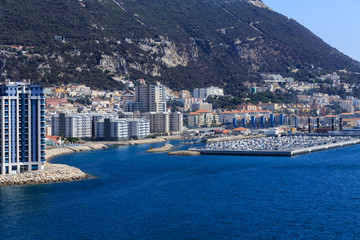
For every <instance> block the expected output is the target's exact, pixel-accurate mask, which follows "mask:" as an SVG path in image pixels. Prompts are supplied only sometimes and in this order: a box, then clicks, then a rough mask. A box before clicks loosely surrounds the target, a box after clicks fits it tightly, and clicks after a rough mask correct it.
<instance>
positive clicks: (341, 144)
mask: <svg viewBox="0 0 360 240" xmlns="http://www.w3.org/2000/svg"><path fill="white" fill-rule="evenodd" d="M357 144H360V139H355V140H350V141H343V142H336V143H329V144H324V145H319V146H312V147H304V148H296V149H289V150H240V151H239V150H224V149H191V150H193V151H197V152H200V153H201V154H207V155H242V156H284V157H292V156H296V155H301V154H307V153H313V152H318V151H324V150H329V149H333V148H341V147H346V146H351V145H357Z"/></svg>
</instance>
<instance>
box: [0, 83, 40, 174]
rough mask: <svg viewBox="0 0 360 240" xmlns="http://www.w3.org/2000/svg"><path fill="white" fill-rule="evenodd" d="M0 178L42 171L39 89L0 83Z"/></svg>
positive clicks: (17, 84) (25, 85)
mask: <svg viewBox="0 0 360 240" xmlns="http://www.w3.org/2000/svg"><path fill="white" fill-rule="evenodd" d="M0 133H1V135H0V153H1V156H0V174H14V173H20V172H27V171H35V170H43V168H44V162H45V97H44V94H43V88H42V87H41V86H40V85H33V84H30V82H26V81H24V82H10V81H6V82H3V83H0Z"/></svg>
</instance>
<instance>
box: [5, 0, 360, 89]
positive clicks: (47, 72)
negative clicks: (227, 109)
mask: <svg viewBox="0 0 360 240" xmlns="http://www.w3.org/2000/svg"><path fill="white" fill-rule="evenodd" d="M0 1H1V4H0V33H1V34H0V50H2V52H0V73H1V78H2V79H4V78H11V79H22V78H29V79H31V80H33V81H36V82H43V83H44V84H53V83H71V82H73V83H86V84H88V85H90V86H92V87H97V88H121V87H123V86H122V85H121V84H120V83H119V82H117V81H115V80H113V79H114V78H115V79H118V78H121V77H124V78H129V79H137V78H146V79H149V80H157V81H160V82H163V83H165V84H167V85H169V86H170V87H172V88H174V89H191V88H193V87H199V86H207V85H210V84H213V85H217V86H223V87H225V89H226V90H227V92H231V93H234V94H236V93H240V92H242V91H246V88H245V86H244V83H245V82H254V81H258V79H259V74H260V73H280V74H283V75H284V76H292V77H294V78H295V79H297V80H300V79H301V80H304V79H305V80H306V79H309V78H311V77H313V76H314V74H316V73H317V72H316V71H318V72H322V73H324V72H332V71H336V70H344V69H345V70H347V72H349V73H351V72H360V64H359V62H357V61H354V60H352V59H351V58H349V57H347V56H345V55H344V54H342V53H340V52H339V51H337V50H336V49H334V48H332V47H331V46H329V45H328V44H326V43H325V42H323V41H322V40H321V39H320V38H318V37H317V36H316V35H314V34H313V33H311V32H310V31H309V30H308V29H306V28H305V27H303V26H301V25H300V24H299V23H297V22H296V21H295V20H293V19H288V18H287V17H285V16H283V15H281V14H278V13H276V12H274V11H273V10H271V9H270V8H268V7H267V6H266V5H265V4H264V3H263V2H262V1H260V0H171V1H167V0H57V1H51V0H0ZM17 45H23V46H27V48H23V49H21V48H19V47H17V48H16V47H14V46H17ZM314 69H316V71H315V70H314ZM356 76H357V77H358V76H359V75H356ZM356 76H355V77H356ZM355 80H358V79H355Z"/></svg>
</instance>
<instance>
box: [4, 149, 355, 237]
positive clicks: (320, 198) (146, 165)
mask: <svg viewBox="0 0 360 240" xmlns="http://www.w3.org/2000/svg"><path fill="white" fill-rule="evenodd" d="M173 143H174V142H173ZM175 143H178V142H175ZM162 144H163V143H159V144H151V145H139V146H130V147H118V148H112V149H105V150H98V151H92V152H84V153H76V154H72V155H65V156H60V157H57V158H54V159H53V160H52V162H54V163H65V164H69V165H72V166H76V167H79V168H81V169H82V170H83V171H85V172H88V173H91V174H94V175H96V176H98V178H96V179H92V180H85V181H78V182H71V183H56V184H44V185H34V186H12V187H3V188H0V221H1V223H0V233H1V239H101V238H102V239H308V238H311V239H358V238H360V210H359V209H360V153H359V152H360V146H351V147H345V148H340V149H332V150H329V151H324V152H317V153H313V154H307V155H301V156H296V157H292V158H290V157H251V156H250V157H248V156H191V157H186V156H184V157H183V156H167V155H166V154H164V153H160V154H148V153H145V150H147V149H148V148H149V147H150V146H153V147H158V146H161V145H162Z"/></svg>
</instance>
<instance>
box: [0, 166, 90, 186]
mask: <svg viewBox="0 0 360 240" xmlns="http://www.w3.org/2000/svg"><path fill="white" fill-rule="evenodd" d="M88 178H92V176H90V175H88V174H86V173H84V172H82V171H81V170H80V169H78V168H75V167H71V166H68V165H64V164H50V163H45V169H44V171H32V172H26V173H19V174H9V175H0V186H7V185H24V184H40V183H55V182H69V181H75V180H82V179H88Z"/></svg>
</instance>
